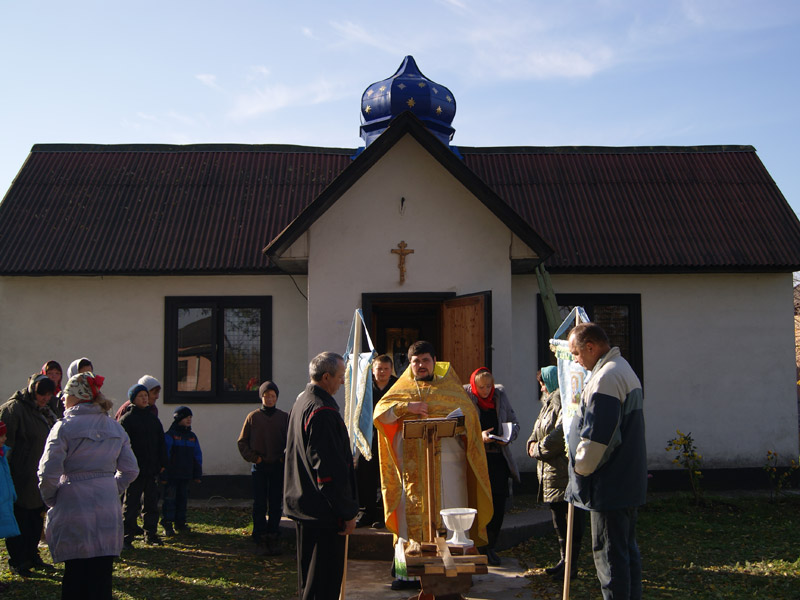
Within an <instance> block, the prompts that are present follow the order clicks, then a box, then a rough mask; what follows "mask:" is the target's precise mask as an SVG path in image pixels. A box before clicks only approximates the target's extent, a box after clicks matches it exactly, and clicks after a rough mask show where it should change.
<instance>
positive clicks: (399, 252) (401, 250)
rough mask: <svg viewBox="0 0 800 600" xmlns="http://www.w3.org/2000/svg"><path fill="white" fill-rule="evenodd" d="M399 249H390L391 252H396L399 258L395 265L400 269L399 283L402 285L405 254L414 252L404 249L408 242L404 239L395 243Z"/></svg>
mask: <svg viewBox="0 0 800 600" xmlns="http://www.w3.org/2000/svg"><path fill="white" fill-rule="evenodd" d="M397 247H398V248H399V250H391V252H392V254H397V255H398V257H399V258H400V262H399V264H398V265H397V268H398V269H400V285H403V283H405V281H406V256H407V255H409V254H414V251H413V250H406V248H407V247H408V244H406V242H405V240H403V241H401V242H400V243H399V244H397Z"/></svg>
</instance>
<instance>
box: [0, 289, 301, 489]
mask: <svg viewBox="0 0 800 600" xmlns="http://www.w3.org/2000/svg"><path fill="white" fill-rule="evenodd" d="M295 280H296V281H297V284H298V286H299V287H300V289H301V290H303V292H304V293H305V289H306V285H307V284H306V278H305V277H304V276H295ZM240 295H243V296H248V295H250V296H255V295H258V296H272V302H273V315H272V317H273V320H272V327H273V339H272V348H273V361H272V365H273V379H274V380H275V382H276V383H277V384H278V386H279V388H280V390H281V396H280V398H279V402H278V407H279V408H282V409H283V410H286V411H287V412H288V410H289V409H290V408H291V405H292V403H293V402H294V399H295V397H296V396H297V394H298V393H299V392H300V390H301V389H302V388H303V386H304V385H305V383H306V380H307V377H308V375H307V373H308V361H307V354H308V350H307V347H306V341H307V337H308V334H307V330H306V301H305V299H304V298H303V297H302V296H301V295H300V294H299V293H298V291H297V289H296V288H295V286H294V284H293V283H292V281H291V280H290V279H289V277H287V276H217V277H2V278H0V340H2V344H0V390H2V394H3V396H2V397H3V398H8V397H9V396H11V395H12V394H13V393H14V391H15V390H17V389H20V388H22V387H24V386H25V382H26V381H27V378H28V376H29V375H30V374H31V373H33V372H36V371H38V370H39V369H40V368H41V366H42V365H43V364H44V363H45V362H46V361H47V360H51V359H52V360H57V361H58V362H60V363H61V366H62V367H63V369H64V371H65V375H66V369H67V367H68V366H69V364H70V362H72V361H73V360H74V359H76V358H80V357H81V356H88V357H89V358H90V359H92V361H93V364H94V366H95V369H96V370H97V372H98V373H99V374H101V375H103V376H105V377H106V382H105V385H104V387H103V391H104V393H105V394H106V395H107V396H108V397H109V398H111V399H112V400H113V401H114V404H115V407H119V406H120V404H122V403H123V402H124V401H125V400H126V399H127V396H126V394H127V390H128V388H129V387H130V386H131V385H133V384H134V383H135V382H136V380H137V379H138V378H139V377H140V376H141V375H143V374H145V373H149V374H151V375H153V376H155V377H156V378H158V379H159V380H160V381H162V382H163V381H164V373H163V372H164V297H165V296H240ZM162 400H163V394H162ZM162 400H159V417H160V419H161V422H162V424H163V425H164V428H165V429H166V428H168V427H169V425H170V424H171V423H172V411H173V410H174V409H175V408H176V407H177V405H175V404H172V405H164V404H163V403H162ZM189 406H191V408H192V411H193V412H194V419H193V425H192V428H193V430H194V431H195V432H197V435H198V438H199V439H200V443H201V446H202V447H203V449H204V471H205V473H206V474H210V475H230V474H246V473H248V472H249V465H248V464H247V463H245V461H244V460H242V458H241V456H240V455H239V451H238V449H237V447H236V440H237V438H238V437H239V432H240V431H241V427H242V423H243V422H244V417H245V415H246V414H247V413H248V412H249V411H251V410H254V409H255V408H257V407H258V404H255V405H246V404H194V405H189ZM212 441H213V442H214V443H212Z"/></svg>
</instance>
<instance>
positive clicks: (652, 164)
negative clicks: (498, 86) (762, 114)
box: [460, 146, 800, 272]
mask: <svg viewBox="0 0 800 600" xmlns="http://www.w3.org/2000/svg"><path fill="white" fill-rule="evenodd" d="M460 150H461V151H462V154H463V155H464V158H465V162H466V164H467V166H468V167H469V168H470V169H472V170H473V171H474V172H475V173H476V174H477V175H478V176H479V177H481V178H483V179H484V180H485V181H487V182H489V185H490V186H491V187H492V188H493V189H494V190H495V191H496V192H497V193H498V194H499V195H500V196H501V197H502V198H504V199H505V201H506V202H508V204H509V205H510V206H511V207H512V208H513V209H514V210H515V211H516V212H517V213H518V214H519V215H520V216H521V217H522V218H523V219H526V220H528V221H529V222H530V224H531V226H532V227H533V228H534V229H536V230H537V231H539V233H540V234H541V235H542V236H543V237H544V238H545V239H547V240H548V241H549V242H550V244H551V245H552V246H553V247H554V248H555V249H556V252H555V254H554V255H553V256H552V257H550V258H549V259H548V260H547V262H546V264H547V266H548V268H549V269H551V270H552V271H554V272H558V271H562V270H563V271H575V270H580V271H598V270H599V271H648V270H655V271H662V270H675V271H681V270H737V269H746V270H759V269H768V270H772V269H776V270H794V269H797V268H798V265H800V222H798V220H797V217H796V216H795V214H794V212H793V211H792V209H791V207H790V206H789V204H788V203H787V202H786V200H785V198H784V197H783V195H782V194H781V192H780V190H779V189H778V187H777V186H776V185H775V183H774V181H773V180H772V178H771V177H770V176H769V173H768V172H767V170H766V169H765V168H764V166H763V164H762V163H761V161H760V160H759V159H758V157H757V156H756V153H755V150H754V149H753V148H752V147H750V146H727V147H721V146H712V147H699V148H688V147H677V148H675V147H661V148H641V147H639V148H509V149H502V148H490V149H481V148H475V149H467V148H461V149H460Z"/></svg>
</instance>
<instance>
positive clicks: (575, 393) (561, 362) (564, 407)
mask: <svg viewBox="0 0 800 600" xmlns="http://www.w3.org/2000/svg"><path fill="white" fill-rule="evenodd" d="M588 321H589V317H588V316H587V314H586V311H585V310H584V309H583V307H582V306H576V307H575V308H573V309H572V312H570V313H569V315H568V316H567V318H566V319H564V322H563V323H561V325H560V326H559V327H558V329H557V330H556V332H555V333H554V334H553V339H551V340H550V350H552V351H553V354H555V355H556V359H558V387H559V389H560V390H561V420H562V422H563V424H564V439H565V440H568V439H569V432H570V431H571V429H572V425H573V423H575V422H576V418H577V417H578V415H579V414H580V406H581V392H582V391H583V386H584V384H585V383H586V380H587V379H588V378H589V375H590V374H591V373H590V372H589V371H587V370H586V369H584V368H583V367H582V366H580V365H579V364H578V363H576V362H575V361H574V360H573V357H572V353H570V351H569V343H568V341H567V340H560V339H558V338H560V337H561V336H562V335H564V333H566V331H567V330H568V329H569V327H570V325H572V324H573V323H575V324H576V325H577V324H578V323H586V322H588Z"/></svg>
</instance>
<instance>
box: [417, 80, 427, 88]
mask: <svg viewBox="0 0 800 600" xmlns="http://www.w3.org/2000/svg"><path fill="white" fill-rule="evenodd" d="M417 85H418V86H419V87H421V88H424V87H425V82H424V81H420V82H419V83H418V84H417Z"/></svg>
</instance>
